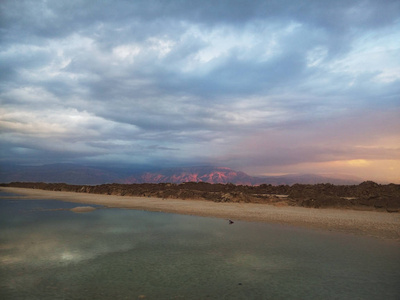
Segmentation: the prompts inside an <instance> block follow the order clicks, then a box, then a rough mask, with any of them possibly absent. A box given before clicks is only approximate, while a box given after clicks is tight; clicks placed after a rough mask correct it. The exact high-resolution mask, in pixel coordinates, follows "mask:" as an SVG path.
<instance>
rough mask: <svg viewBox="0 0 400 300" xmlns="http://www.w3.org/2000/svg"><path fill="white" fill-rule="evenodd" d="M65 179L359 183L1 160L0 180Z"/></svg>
mask: <svg viewBox="0 0 400 300" xmlns="http://www.w3.org/2000/svg"><path fill="white" fill-rule="evenodd" d="M16 181H20V182H39V181H40V182H46V183H55V182H64V183H68V184H88V185H96V184H103V183H182V182H190V181H191V182H208V183H223V184H226V183H233V184H236V185H238V184H239V185H260V184H272V185H292V184H295V183H302V184H317V183H332V184H337V185H346V184H359V183H360V182H362V181H363V180H361V179H357V178H344V177H338V178H337V177H329V176H321V175H313V174H303V175H283V176H263V177H253V176H250V175H248V174H246V173H244V172H240V171H235V170H232V169H229V168H225V167H212V166H211V167H185V168H170V169H162V170H157V171H152V172H139V171H138V170H134V169H132V168H130V169H129V168H125V169H118V168H115V167H114V168H112V167H110V168H105V167H89V166H81V165H75V164H51V165H43V166H17V165H11V164H10V165H7V164H2V165H1V166H0V182H3V183H8V182H16Z"/></svg>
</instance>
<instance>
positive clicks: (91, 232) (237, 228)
mask: <svg viewBox="0 0 400 300" xmlns="http://www.w3.org/2000/svg"><path fill="white" fill-rule="evenodd" d="M0 205H1V207H0V208H1V209H0V229H1V231H0V232H1V233H0V264H1V266H0V267H1V270H0V271H1V272H0V282H1V283H0V298H1V299H35V298H36V299H57V298H62V299H88V298H92V299H110V298H115V299H127V298H129V299H132V298H133V299H137V298H138V297H142V298H144V297H145V298H146V299H179V298H182V299H206V298H207V299H224V298H225V299H268V298H274V299H276V298H282V299H283V298H284V299H290V298H292V299H299V298H324V299H337V298H362V299H383V298H385V299H396V298H399V295H400V292H399V288H398V283H399V282H400V262H399V259H398V258H399V250H398V247H397V245H395V244H392V243H388V242H384V241H379V240H376V239H370V238H362V237H355V236H352V235H345V234H332V233H329V232H323V231H311V230H305V229H300V228H294V227H287V226H279V225H269V224H261V223H250V222H240V221H235V223H234V224H233V225H229V224H228V222H227V221H226V220H222V219H216V218H202V217H194V216H184V215H176V214H165V213H153V212H145V211H134V210H124V209H101V208H99V209H97V210H95V211H92V212H88V213H85V214H76V213H73V212H71V211H69V210H67V209H70V208H72V207H75V206H77V205H76V204H74V203H66V202H59V201H44V200H4V199H3V200H0ZM59 208H62V209H66V210H54V209H59Z"/></svg>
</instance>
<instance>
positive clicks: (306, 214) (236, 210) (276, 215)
mask: <svg viewBox="0 0 400 300" xmlns="http://www.w3.org/2000/svg"><path fill="white" fill-rule="evenodd" d="M0 191H4V192H8V193H15V194H19V195H24V196H22V197H14V198H15V199H52V200H61V201H67V202H74V203H81V204H86V205H90V204H96V205H103V206H105V207H110V208H126V209H137V210H148V211H160V212H167V213H178V214H187V215H197V216H207V217H217V218H226V219H233V220H235V219H236V220H244V221H254V222H267V223H280V224H288V225H294V226H303V227H309V228H315V229H322V230H331V231H339V232H347V233H352V234H360V235H367V236H373V237H376V238H382V239H389V240H393V241H397V242H400V214H399V213H386V212H375V211H356V210H342V209H315V208H303V207H292V206H273V205H268V204H255V203H216V202H212V201H206V200H188V199H187V200H181V199H162V198H154V197H132V196H114V195H100V194H86V193H75V192H58V191H45V190H38V189H26V188H11V187H1V188H0Z"/></svg>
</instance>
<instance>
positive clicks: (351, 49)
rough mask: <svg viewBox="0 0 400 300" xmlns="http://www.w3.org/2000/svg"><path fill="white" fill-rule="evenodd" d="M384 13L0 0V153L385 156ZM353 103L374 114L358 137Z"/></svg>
mask: <svg viewBox="0 0 400 300" xmlns="http://www.w3.org/2000/svg"><path fill="white" fill-rule="evenodd" d="M399 13H400V2H399V1H389V0H388V1H344V0H343V1H341V0H340V1H316V0H315V1H278V0H276V1H240V0H237V1H227V0H226V1H161V0H160V1H83V0H82V1H2V2H1V3H0V70H1V71H0V100H1V107H0V110H1V118H0V126H1V128H2V135H1V137H0V142H1V143H2V145H3V147H2V148H3V154H2V157H1V160H2V161H8V160H15V161H23V162H24V163H27V162H29V161H30V160H35V159H37V160H40V161H41V162H46V160H48V161H49V162H52V161H80V162H82V161H85V160H88V161H96V162H102V161H109V162H122V161H124V162H125V161H130V162H133V163H142V162H144V163H146V164H151V163H155V164H163V163H162V162H163V161H164V162H165V164H169V165H173V164H176V165H181V164H182V163H184V164H191V163H192V162H193V164H197V163H200V162H201V163H215V164H219V163H225V162H226V163H227V164H228V165H230V166H234V165H235V164H236V165H239V166H241V167H243V166H244V167H245V170H246V167H247V169H248V170H251V169H252V167H253V166H260V164H262V165H264V166H266V167H268V166H272V165H274V166H276V165H291V164H292V165H293V164H299V163H316V162H326V161H334V160H346V159H347V160H352V159H359V158H365V159H370V158H374V159H397V158H396V153H397V152H396V151H397V150H395V149H397V148H396V146H395V145H394V143H393V140H395V137H396V133H394V132H393V130H392V129H393V128H396V129H400V128H398V127H399V124H398V122H397V121H396V119H395V118H393V117H392V115H391V114H390V113H389V115H390V117H387V118H386V119H385V118H383V119H382V118H381V116H382V115H386V114H387V113H388V112H391V113H393V111H396V110H397V109H398V107H399V86H400V84H399V81H400V76H399V75H398V74H399V72H400V65H399V63H398V61H400V53H399V45H398V42H396V41H398V40H399V38H400V35H399V29H400V27H399V26H400V25H399V24H400V23H399V20H400V19H399ZM371 111H372V113H371ZM365 115H369V116H370V119H371V120H372V121H373V122H381V123H382V124H380V125H379V126H375V127H374V126H372V127H371V128H370V129H369V130H370V131H369V132H373V133H374V134H373V135H371V137H370V138H369V139H364V138H358V137H359V136H365V135H366V132H365V130H364V129H365V126H366V124H367V122H365V120H364V116H365ZM338 120H339V121H338ZM341 120H345V121H343V122H342V123H345V124H347V125H348V126H349V127H351V129H350V130H348V129H347V128H343V126H341V125H340V124H341ZM349 120H353V121H349ZM354 124H355V125H354ZM321 128H322V129H323V130H322V129H321ZM374 128H379V130H376V129H374ZM320 130H322V131H325V132H326V133H325V134H319V131H320ZM350 133H351V134H350ZM350 137H351V138H350ZM332 140H335V141H336V143H337V144H338V145H337V147H336V146H335V147H334V146H333V145H332V143H331V141H332ZM373 143H382V145H381V147H375V148H373V147H372V144H373ZM372 148H373V149H372ZM360 149H363V150H362V151H361V150H360ZM377 149H378V150H377ZM379 153H381V155H379ZM167 162H168V163H167Z"/></svg>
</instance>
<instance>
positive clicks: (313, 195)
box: [0, 181, 400, 213]
mask: <svg viewBox="0 0 400 300" xmlns="http://www.w3.org/2000/svg"><path fill="white" fill-rule="evenodd" d="M0 186H4V187H18V188H31V189H41V190H49V191H64V192H77V193H89V194H103V195H117V196H137V197H156V198H162V199H194V200H195V199H199V200H209V201H213V202H231V203H265V204H272V205H277V206H298V207H311V208H342V209H343V208H344V209H356V210H374V211H386V212H393V213H396V212H399V211H400V185H398V184H387V185H381V184H377V183H375V182H372V181H366V182H363V183H361V184H359V185H332V184H314V185H309V184H294V185H292V186H289V185H279V186H273V185H269V184H268V185H267V184H262V185H259V186H247V185H234V184H210V183H205V182H187V183H181V184H172V183H158V184H146V183H144V184H116V183H113V184H102V185H93V186H92V185H69V184H65V183H43V182H12V183H7V184H0Z"/></svg>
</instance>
